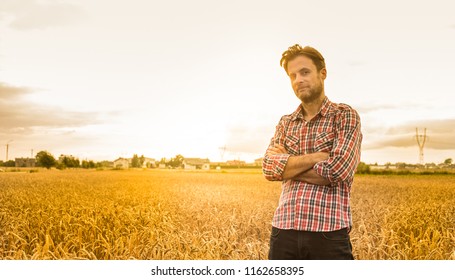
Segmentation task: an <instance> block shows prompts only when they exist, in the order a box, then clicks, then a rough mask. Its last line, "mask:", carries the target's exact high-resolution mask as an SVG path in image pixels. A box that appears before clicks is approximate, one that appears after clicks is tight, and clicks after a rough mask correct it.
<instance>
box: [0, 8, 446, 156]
mask: <svg viewBox="0 0 455 280" xmlns="http://www.w3.org/2000/svg"><path fill="white" fill-rule="evenodd" d="M454 10H455V2H454V1H451V0H433V1H419V0H414V1H407V0H404V1H400V0H382V1H361V0H345V1H335V0H333V1H328V0H326V1H324V0H322V1H306V0H298V1H297V0H296V1H294V0H282V1H267V0H241V1H240V0H239V1H237V0H231V1H213V0H193V1H183V0H180V1H155V0H129V1H120V0H119V1H111V0H97V1H91V0H78V1H75V0H74V1H70V0H48V1H39V0H0V160H5V159H6V147H7V145H8V158H9V159H13V158H15V157H30V156H32V155H36V153H37V152H38V151H41V150H47V151H49V152H51V153H52V154H53V155H54V156H56V157H57V156H59V155H60V154H65V155H73V156H76V157H78V158H80V159H88V160H95V161H99V160H115V159H116V158H118V157H131V156H132V155H133V154H138V155H144V156H146V157H152V158H156V159H160V158H162V157H166V158H170V157H173V156H175V155H177V154H182V155H183V156H184V157H201V158H209V159H210V160H211V161H220V160H223V161H225V160H232V159H240V160H245V161H247V162H248V161H252V160H253V159H255V158H258V157H261V156H263V154H264V152H265V149H266V148H267V146H268V143H269V141H270V139H271V137H272V136H273V133H274V130H275V126H276V125H277V123H278V121H279V119H280V117H281V116H282V115H285V114H289V113H292V112H293V111H294V110H295V109H296V108H297V106H298V105H299V102H300V101H299V100H298V99H297V97H296V96H295V95H294V93H293V91H292V88H291V85H290V82H289V78H288V77H287V75H286V73H285V72H284V70H283V68H281V67H280V65H279V61H280V58H281V54H282V53H283V51H285V50H286V49H287V48H288V47H289V46H292V45H294V44H300V45H302V46H305V45H310V46H312V47H315V48H316V49H318V50H319V51H320V52H321V53H322V55H323V56H324V57H325V60H326V66H327V72H328V76H327V79H326V80H325V93H326V95H327V96H328V98H329V99H330V100H331V101H333V102H340V103H346V104H349V105H350V106H352V107H353V108H354V109H356V110H357V111H358V113H359V114H360V117H361V120H362V133H363V143H362V159H361V160H362V161H363V162H366V163H379V164H383V163H386V162H392V163H394V162H408V163H418V161H419V147H418V145H417V141H416V137H415V136H416V128H418V129H419V134H423V131H424V128H426V135H427V140H426V143H425V146H424V160H425V162H435V163H440V162H443V161H444V160H445V159H447V158H453V159H455V110H454V109H453V106H454V105H453V104H454V101H455V97H454V96H455V83H454V82H453V79H454V77H455V51H454V50H455V17H453V11H454ZM220 147H225V149H220ZM223 151H224V152H223Z"/></svg>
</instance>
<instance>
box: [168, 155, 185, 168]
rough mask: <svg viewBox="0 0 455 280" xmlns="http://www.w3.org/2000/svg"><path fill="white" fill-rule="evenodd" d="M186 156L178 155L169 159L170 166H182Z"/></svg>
mask: <svg viewBox="0 0 455 280" xmlns="http://www.w3.org/2000/svg"><path fill="white" fill-rule="evenodd" d="M184 159H185V158H184V157H183V156H182V155H180V154H179V155H176V156H175V157H174V158H171V160H170V161H169V166H171V167H173V168H178V167H181V166H182V165H183V160H184Z"/></svg>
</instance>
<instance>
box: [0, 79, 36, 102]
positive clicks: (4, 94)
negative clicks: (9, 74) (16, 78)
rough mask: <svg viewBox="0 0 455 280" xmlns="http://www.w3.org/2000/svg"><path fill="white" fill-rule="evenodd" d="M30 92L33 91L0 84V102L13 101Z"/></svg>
mask: <svg viewBox="0 0 455 280" xmlns="http://www.w3.org/2000/svg"><path fill="white" fill-rule="evenodd" d="M32 91H33V89H31V88H27V87H16V86H11V85H8V84H5V83H2V82H0V100H2V99H3V100H6V99H14V98H17V97H18V96H20V95H23V94H26V93H30V92H32Z"/></svg>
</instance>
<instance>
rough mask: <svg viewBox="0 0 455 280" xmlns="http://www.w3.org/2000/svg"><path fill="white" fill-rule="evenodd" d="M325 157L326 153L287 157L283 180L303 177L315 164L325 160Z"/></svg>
mask: <svg viewBox="0 0 455 280" xmlns="http://www.w3.org/2000/svg"><path fill="white" fill-rule="evenodd" d="M327 157H328V154H327V153H321V152H318V153H313V154H306V155H300V156H291V157H289V159H288V162H287V164H286V167H285V168H284V171H283V179H284V180H288V179H294V180H296V179H295V178H296V177H298V176H301V175H303V174H304V173H305V172H306V171H309V170H310V169H312V168H313V166H314V165H315V164H316V163H318V162H320V161H323V160H326V159H327ZM316 175H317V174H316ZM318 176H319V175H318ZM321 178H322V177H321Z"/></svg>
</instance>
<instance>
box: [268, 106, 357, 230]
mask: <svg viewBox="0 0 455 280" xmlns="http://www.w3.org/2000/svg"><path fill="white" fill-rule="evenodd" d="M302 113H303V108H302V106H299V107H298V108H297V110H296V111H294V112H293V113H292V114H290V115H285V116H283V117H282V118H281V120H280V122H279V123H278V125H277V127H276V131H275V135H274V137H273V138H272V140H271V142H270V145H269V148H268V149H267V152H268V150H269V149H270V148H271V147H273V146H274V145H278V144H279V145H282V146H284V147H285V148H286V151H287V152H288V154H275V155H270V156H269V155H267V152H266V155H265V156H264V161H263V164H262V171H263V173H264V176H265V178H266V179H267V180H270V181H281V180H283V179H282V175H283V170H284V168H285V166H286V164H287V161H288V158H289V157H290V156H292V155H303V154H309V153H314V152H327V153H329V159H328V160H326V161H322V162H319V163H317V164H316V165H315V166H314V167H313V169H314V170H315V171H316V173H317V174H319V175H320V176H322V177H324V178H326V179H327V180H328V181H329V182H330V185H327V186H320V185H313V184H308V183H305V182H302V181H295V180H283V183H282V191H281V197H280V201H279V205H278V208H277V209H276V211H275V215H274V217H273V221H272V225H273V226H274V227H276V228H280V229H295V230H303V231H319V232H320V231H334V230H339V229H342V228H351V226H352V217H351V208H350V204H349V197H350V190H351V185H352V182H353V178H354V173H355V170H356V168H357V165H358V163H359V161H360V145H361V142H362V133H361V130H360V117H359V115H358V114H357V112H356V111H355V110H354V109H352V108H351V107H349V106H348V105H345V104H336V103H332V102H330V101H329V99H328V98H327V97H326V98H325V99H324V101H323V103H322V107H321V110H320V111H319V113H318V114H317V115H316V116H315V117H314V118H313V119H311V120H310V121H308V122H307V121H305V120H304V119H303V114H302Z"/></svg>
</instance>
